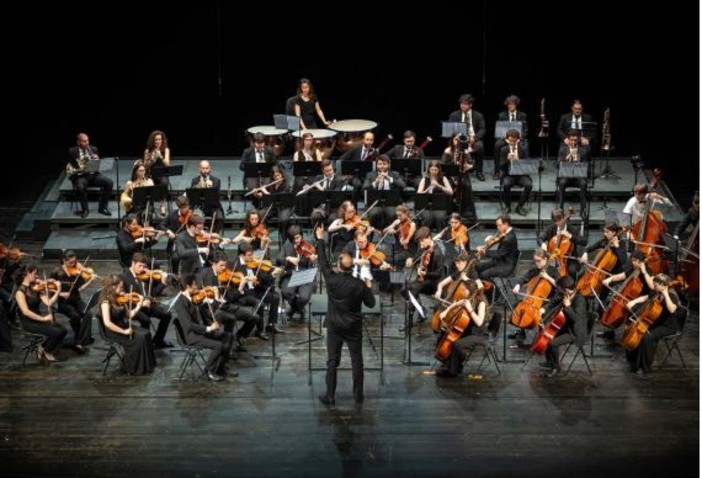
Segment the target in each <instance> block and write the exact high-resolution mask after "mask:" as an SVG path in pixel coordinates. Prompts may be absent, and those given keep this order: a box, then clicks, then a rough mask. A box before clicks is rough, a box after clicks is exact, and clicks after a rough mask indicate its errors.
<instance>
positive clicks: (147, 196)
mask: <svg viewBox="0 0 702 478" xmlns="http://www.w3.org/2000/svg"><path fill="white" fill-rule="evenodd" d="M166 196H168V189H167V188H166V186H165V185H163V184H159V185H157V186H142V187H138V188H134V189H132V209H137V210H145V208H146V205H147V204H148V203H154V202H158V201H161V200H163V199H165V198H166ZM146 219H147V218H146V217H145V218H144V222H143V223H144V224H146V222H147V221H146Z"/></svg>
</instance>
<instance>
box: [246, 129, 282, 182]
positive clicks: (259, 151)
mask: <svg viewBox="0 0 702 478" xmlns="http://www.w3.org/2000/svg"><path fill="white" fill-rule="evenodd" d="M277 161H278V160H277V158H276V156H275V151H273V148H269V147H268V146H266V136H265V135H264V134H263V133H254V135H253V146H250V147H248V148H246V149H245V150H244V152H243V153H241V162H240V163H239V169H241V170H242V171H246V169H245V166H244V165H245V164H251V163H269V164H276V163H277ZM263 179H265V176H263V177H261V178H259V177H258V176H254V177H247V176H246V173H244V177H243V185H244V189H246V190H247V191H251V190H252V189H254V188H257V187H259V186H261V185H262V184H259V181H260V182H261V183H262V182H263Z"/></svg>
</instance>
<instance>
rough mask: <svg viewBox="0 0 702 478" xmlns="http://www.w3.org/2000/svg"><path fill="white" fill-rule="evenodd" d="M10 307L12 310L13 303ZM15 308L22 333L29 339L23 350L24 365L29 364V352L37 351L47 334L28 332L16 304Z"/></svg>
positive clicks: (34, 352)
mask: <svg viewBox="0 0 702 478" xmlns="http://www.w3.org/2000/svg"><path fill="white" fill-rule="evenodd" d="M10 308H11V309H10V310H12V308H13V306H12V305H11V306H10ZM14 309H15V314H17V315H16V316H17V323H18V324H19V328H20V333H21V334H22V336H23V337H24V338H26V339H27V340H29V343H28V344H27V345H25V346H24V347H22V350H24V351H25V353H24V357H23V358H22V366H23V367H24V366H26V365H27V358H28V357H29V354H36V353H37V351H38V350H39V347H40V346H41V344H43V343H44V341H45V340H46V335H43V334H37V333H34V332H27V330H26V329H25V328H24V323H22V318H21V317H20V316H19V309H18V308H17V306H16V305H15V306H14Z"/></svg>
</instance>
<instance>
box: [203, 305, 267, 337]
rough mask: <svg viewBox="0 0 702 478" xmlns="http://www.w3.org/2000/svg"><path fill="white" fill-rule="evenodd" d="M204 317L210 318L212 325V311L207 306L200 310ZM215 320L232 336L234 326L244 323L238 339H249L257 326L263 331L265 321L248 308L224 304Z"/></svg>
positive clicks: (217, 312)
mask: <svg viewBox="0 0 702 478" xmlns="http://www.w3.org/2000/svg"><path fill="white" fill-rule="evenodd" d="M200 312H201V313H202V315H203V317H208V318H209V319H210V323H211V316H210V309H209V307H207V306H205V307H203V308H201V309H200ZM215 319H217V322H219V323H221V324H223V325H224V331H225V332H229V333H230V334H231V333H233V332H234V326H235V325H236V321H237V320H238V321H240V322H243V323H244V324H243V325H242V326H241V327H240V328H239V330H238V331H237V333H236V336H237V338H243V337H248V336H249V335H251V331H252V330H253V328H254V327H255V326H258V328H259V329H263V321H262V320H261V318H260V317H259V316H257V315H254V314H253V312H251V310H249V308H248V307H244V306H242V305H238V304H232V303H229V302H227V303H224V304H222V305H220V306H219V307H218V308H217V310H216V311H215Z"/></svg>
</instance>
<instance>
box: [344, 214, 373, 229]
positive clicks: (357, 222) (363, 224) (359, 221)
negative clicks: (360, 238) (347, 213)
mask: <svg viewBox="0 0 702 478" xmlns="http://www.w3.org/2000/svg"><path fill="white" fill-rule="evenodd" d="M344 225H345V226H349V225H350V226H353V228H354V229H359V228H361V230H363V231H367V230H368V229H370V222H369V221H368V220H367V219H363V218H362V216H359V215H358V214H354V215H353V217H351V218H349V219H344Z"/></svg>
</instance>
